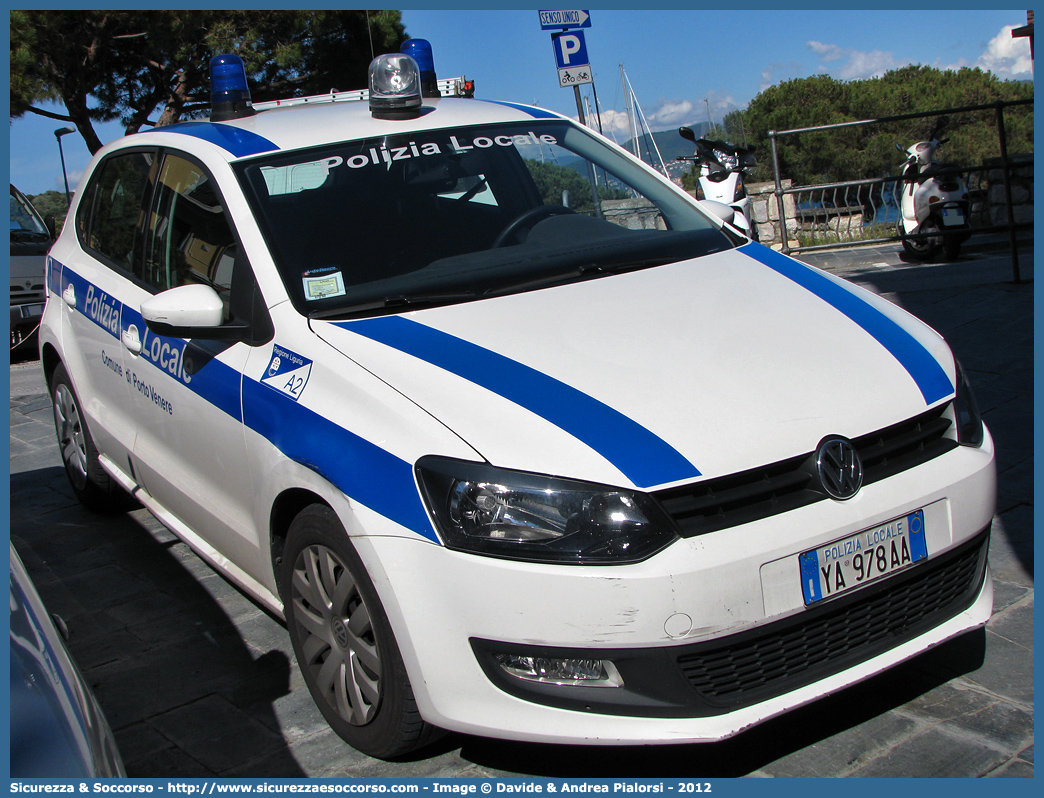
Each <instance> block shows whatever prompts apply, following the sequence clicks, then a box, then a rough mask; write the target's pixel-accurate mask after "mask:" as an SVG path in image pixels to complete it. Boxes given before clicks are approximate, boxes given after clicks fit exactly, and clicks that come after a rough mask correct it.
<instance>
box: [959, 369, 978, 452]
mask: <svg viewBox="0 0 1044 798" xmlns="http://www.w3.org/2000/svg"><path fill="white" fill-rule="evenodd" d="M953 410H954V414H955V415H956V416H957V440H958V441H960V443H961V445H963V446H982V442H983V440H984V439H985V433H984V432H983V426H982V416H981V415H980V414H979V407H978V405H977V404H976V403H975V396H974V394H972V390H971V386H970V385H968V378H967V377H965V376H964V369H963V368H961V364H960V363H957V397H956V399H954V402H953Z"/></svg>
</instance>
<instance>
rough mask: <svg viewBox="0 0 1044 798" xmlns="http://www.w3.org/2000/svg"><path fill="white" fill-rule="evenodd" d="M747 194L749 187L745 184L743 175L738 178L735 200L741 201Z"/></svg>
mask: <svg viewBox="0 0 1044 798" xmlns="http://www.w3.org/2000/svg"><path fill="white" fill-rule="evenodd" d="M746 196H747V187H746V186H745V185H743V175H740V176H739V177H738V178H736V191H735V194H734V196H733V199H732V201H733V202H739V201H740V200H741V199H744V198H745V197H746Z"/></svg>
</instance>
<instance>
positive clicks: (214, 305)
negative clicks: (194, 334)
mask: <svg viewBox="0 0 1044 798" xmlns="http://www.w3.org/2000/svg"><path fill="white" fill-rule="evenodd" d="M141 316H142V318H143V319H145V323H146V324H148V325H149V326H150V327H151V326H152V325H153V324H161V325H166V326H168V327H178V328H184V329H195V328H197V327H202V328H210V327H220V326H221V322H222V320H223V316H224V303H223V302H222V301H221V297H220V296H218V292H217V291H215V290H214V289H213V288H211V287H210V286H209V285H179V286H178V287H177V288H171V289H169V290H167V291H162V292H161V293H159V294H156V296H154V297H150V298H149V299H146V300H145V301H144V302H142V303H141Z"/></svg>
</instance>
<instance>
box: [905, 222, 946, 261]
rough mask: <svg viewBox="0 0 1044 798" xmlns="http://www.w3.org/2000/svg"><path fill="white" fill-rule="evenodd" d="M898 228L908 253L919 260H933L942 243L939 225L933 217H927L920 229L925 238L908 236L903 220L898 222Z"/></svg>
mask: <svg viewBox="0 0 1044 798" xmlns="http://www.w3.org/2000/svg"><path fill="white" fill-rule="evenodd" d="M896 230H897V231H898V233H899V240H900V241H901V242H902V244H903V249H905V250H906V253H907V254H908V255H910V256H911V257H913V258H915V259H917V260H925V261H926V260H931V259H932V257H934V255H935V253H936V251H937V250H938V249H939V246H940V244H941V243H942V242H940V240H939V239H940V236H939V226H938V224H936V223H935V221H934V220H932V219H926V220H925V222H924V224H922V225H921V228H920V230H918V233H921V234H924V237H923V238H922V237H918V238H910V237H908V236H907V235H906V230H905V229H904V228H903V223H902V221H901V220H900V221H899V222H897V223H896ZM933 234H934V235H933Z"/></svg>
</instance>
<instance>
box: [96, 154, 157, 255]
mask: <svg viewBox="0 0 1044 798" xmlns="http://www.w3.org/2000/svg"><path fill="white" fill-rule="evenodd" d="M154 160H155V154H154V153H152V152H129V153H120V154H117V155H114V156H112V157H111V158H109V159H108V160H107V161H105V163H103V164H102V165H101V167H100V168H99V169H98V172H97V173H96V174H95V176H94V178H93V179H92V180H91V183H90V184H89V185H88V186H87V189H86V191H85V193H84V201H83V202H81V203H80V208H79V210H78V212H77V215H76V229H77V232H78V233H79V236H80V241H81V242H83V244H84V246H86V247H87V248H88V249H90V250H93V251H94V252H96V253H97V254H99V255H101V256H102V257H103V258H104V259H105V260H108V261H109V262H111V263H112V264H113V265H115V266H118V267H120V268H122V269H126V270H127V271H129V272H130V271H134V266H135V260H136V258H135V252H136V244H137V240H138V239H137V233H138V230H139V228H140V221H141V209H142V207H143V201H144V198H145V194H146V192H147V191H148V187H149V173H150V172H151V170H152V164H153V161H154Z"/></svg>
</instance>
